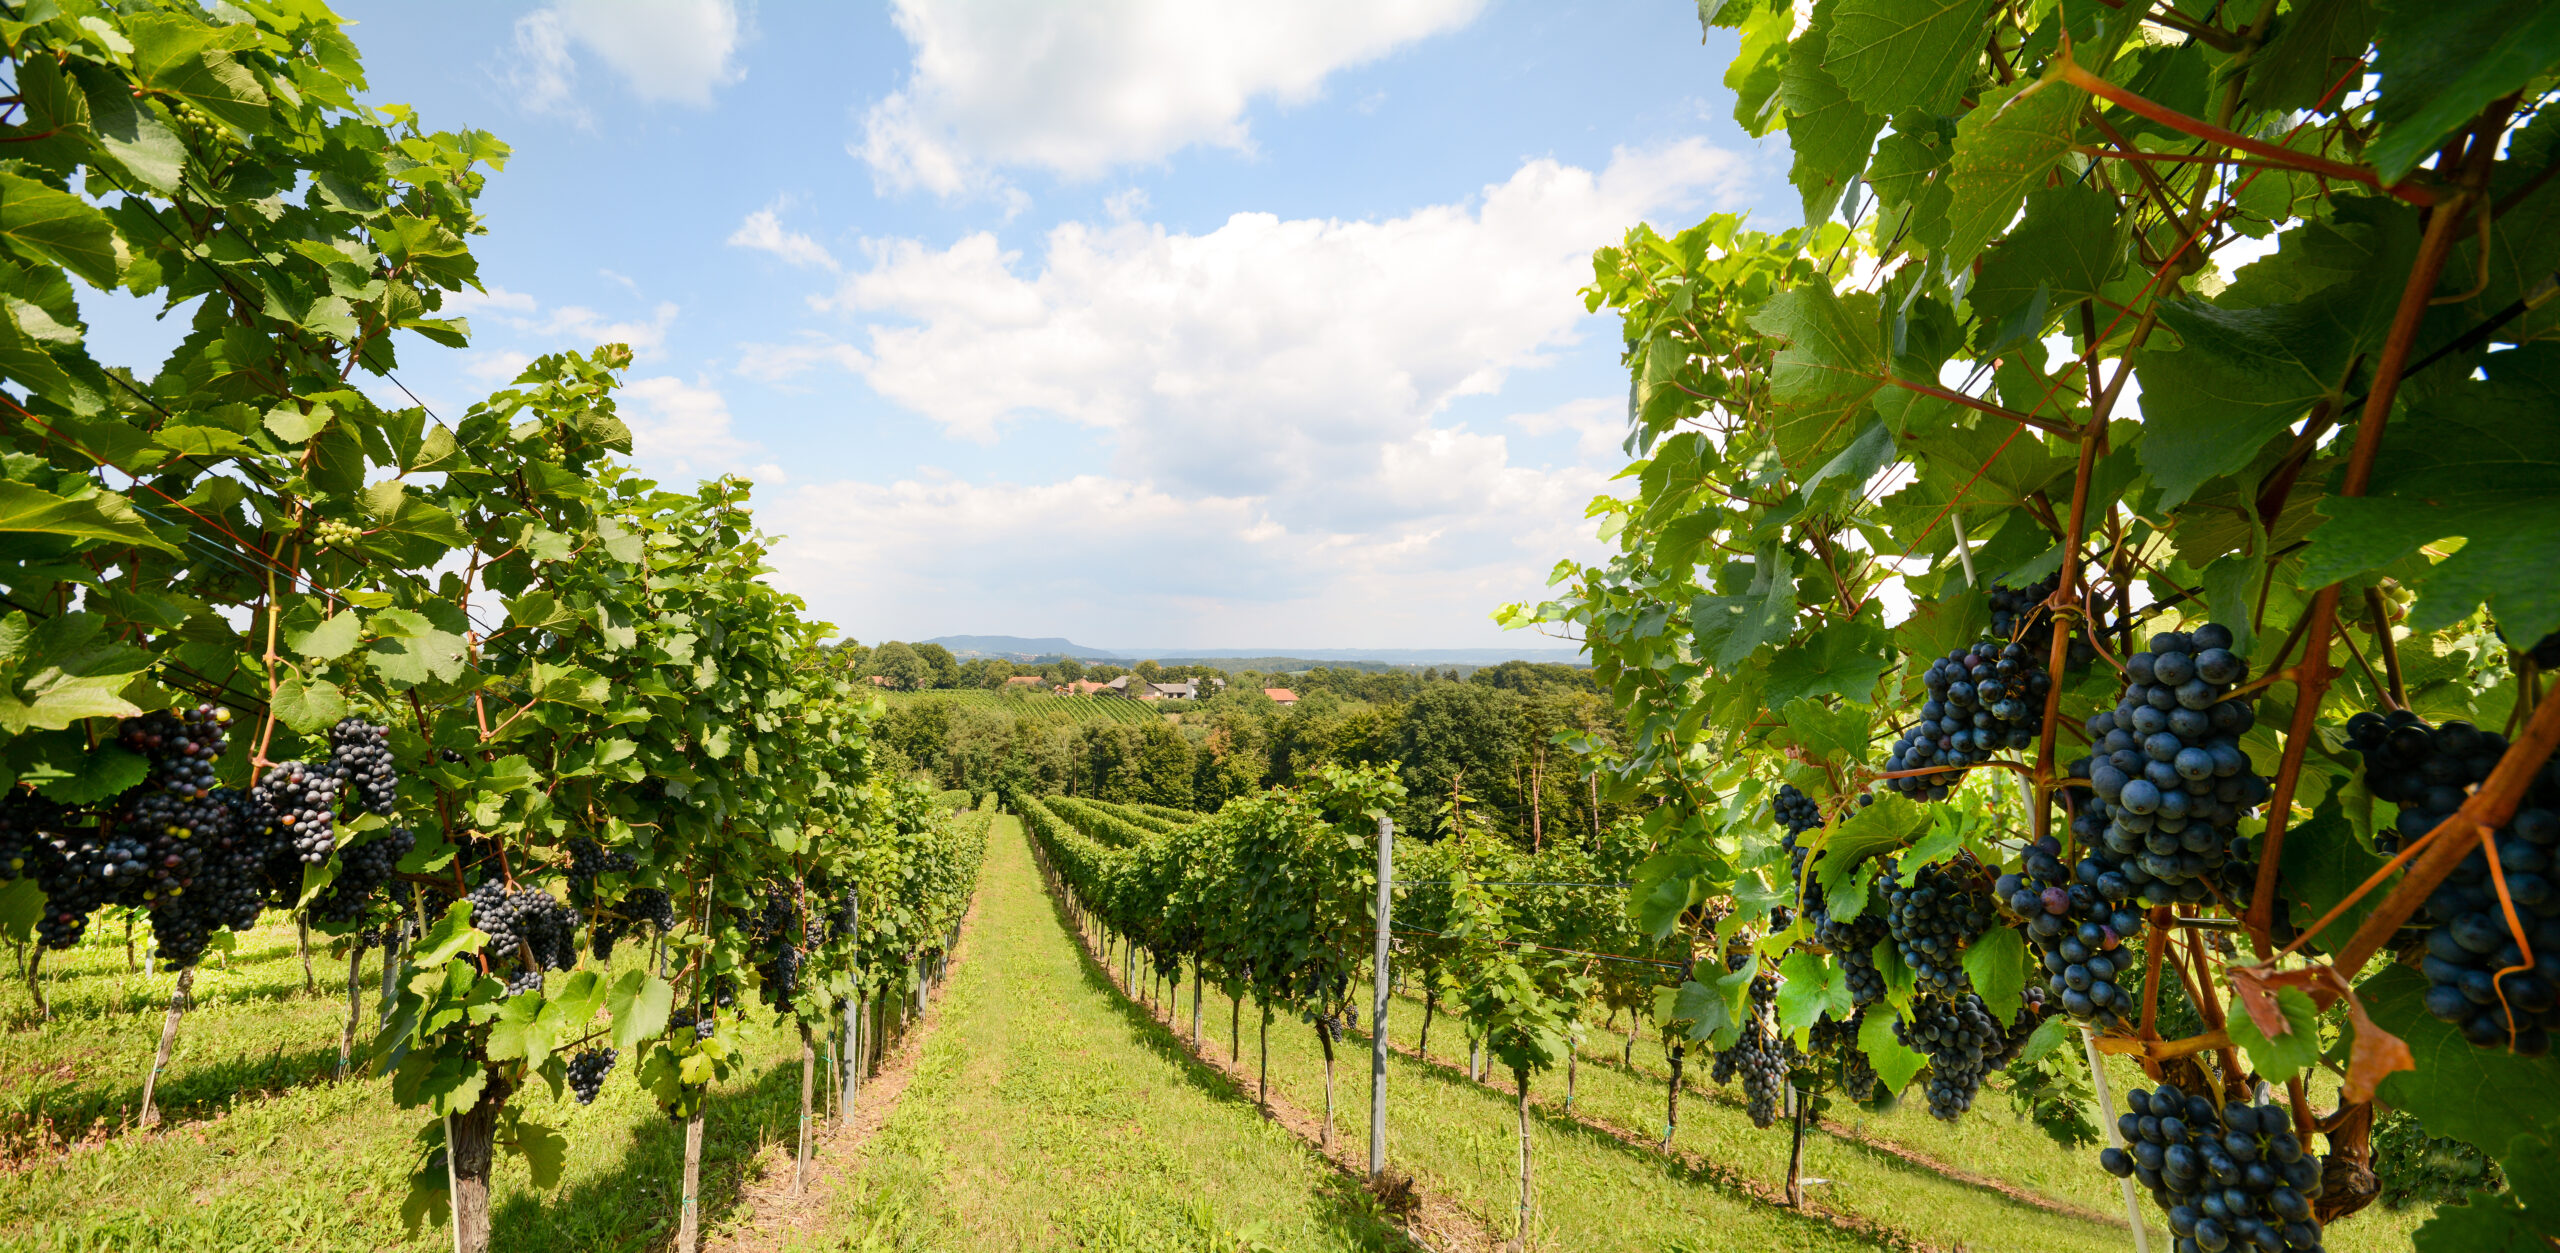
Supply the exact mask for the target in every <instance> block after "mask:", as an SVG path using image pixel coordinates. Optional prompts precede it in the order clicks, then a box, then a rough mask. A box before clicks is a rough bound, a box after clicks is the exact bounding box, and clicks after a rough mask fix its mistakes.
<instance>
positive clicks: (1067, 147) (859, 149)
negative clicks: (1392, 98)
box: [851, 0, 1483, 195]
mask: <svg viewBox="0 0 2560 1253" xmlns="http://www.w3.org/2000/svg"><path fill="white" fill-rule="evenodd" d="M1482 8H1483V0H1295V2H1293V3H1289V4H1269V3H1254V2H1252V0H1223V2H1213V0H1081V2H1079V3H1075V4H1025V3H1022V2H1021V0H897V15H896V20H897V24H898V29H899V30H900V31H901V32H902V33H904V34H905V35H906V37H907V41H908V42H909V43H910V44H912V45H914V48H915V62H914V68H913V72H912V74H911V76H910V77H909V79H908V81H907V83H906V85H905V86H903V87H902V88H900V89H899V90H897V91H895V92H892V93H891V94H890V95H888V96H887V97H885V98H883V99H881V100H880V101H878V102H877V103H875V104H874V105H872V106H871V109H870V110H869V112H868V114H867V115H866V116H865V118H864V121H863V136H862V138H861V140H860V141H859V142H857V143H855V144H853V145H851V149H852V151H853V153H854V155H856V156H858V157H860V158H862V159H863V160H864V161H866V162H868V163H869V164H870V166H871V168H872V172H873V175H874V177H875V178H876V179H877V180H878V181H879V182H880V183H881V185H882V186H884V187H890V188H899V189H905V188H913V187H922V188H925V189H926V190H929V191H933V192H936V193H939V194H942V195H952V194H955V193H958V192H962V191H967V190H973V189H983V188H985V187H986V186H988V185H989V182H990V179H991V175H990V173H989V170H990V168H991V167H995V166H1005V165H1031V166H1040V167H1044V168H1047V169H1051V170H1054V171H1057V172H1058V173H1060V174H1063V175H1066V176H1068V177H1070V178H1091V177H1095V176H1098V175H1100V174H1102V173H1103V172H1105V171H1107V170H1109V169H1110V168H1111V167H1113V166H1115V165H1120V164H1123V163H1127V162H1145V161H1153V160H1156V159H1158V158H1161V157H1165V156H1169V155H1171V154H1172V153H1174V152H1176V151H1179V150H1181V149H1183V148H1186V147H1189V146H1191V145H1193V144H1213V145H1217V146H1220V147H1226V148H1232V149H1238V150H1246V149H1249V148H1250V145H1251V135H1250V132H1249V130H1248V128H1247V126H1246V125H1245V121H1244V113H1245V110H1246V109H1247V107H1249V106H1250V105H1251V104H1252V103H1253V102H1254V101H1255V100H1256V99H1258V98H1261V97H1265V96H1269V97H1273V98H1276V99H1278V100H1279V101H1280V102H1281V103H1283V104H1291V103H1297V102H1301V101H1304V100H1307V99H1310V98H1312V97H1313V96H1315V95H1316V94H1317V92H1318V91H1319V90H1320V89H1321V87H1322V86H1323V83H1324V80H1325V78H1326V76H1327V75H1329V74H1331V73H1332V72H1333V71H1335V70H1338V69H1341V68H1344V67H1346V66H1352V65H1357V64H1360V63H1362V62H1365V61H1370V60H1374V59H1376V58H1378V57H1381V56H1384V55H1385V54H1387V53H1388V52H1391V51H1393V50H1394V49H1396V48H1397V47H1400V46H1402V45H1404V44H1407V43H1410V42H1412V41H1414V40H1417V39H1422V38H1426V37H1428V36H1431V35H1435V34H1439V33H1442V32H1445V31H1449V30H1454V29H1457V28H1458V27H1461V26H1464V25H1466V24H1467V23H1468V22H1470V21H1472V20H1474V18H1475V15H1476V14H1477V12H1479V11H1480V10H1481V9H1482Z"/></svg>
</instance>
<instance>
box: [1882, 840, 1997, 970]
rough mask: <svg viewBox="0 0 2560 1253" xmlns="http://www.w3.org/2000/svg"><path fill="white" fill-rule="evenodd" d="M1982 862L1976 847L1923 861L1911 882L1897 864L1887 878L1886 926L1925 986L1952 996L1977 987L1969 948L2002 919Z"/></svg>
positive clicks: (1903, 958)
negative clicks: (1968, 970)
mask: <svg viewBox="0 0 2560 1253" xmlns="http://www.w3.org/2000/svg"><path fill="white" fill-rule="evenodd" d="M1982 877H1983V876H1982V863H1981V862H1978V861H1976V860H1974V857H1973V854H1971V853H1958V854H1956V856H1955V858H1954V860H1952V861H1948V862H1944V863H1941V864H1938V865H1933V866H1922V867H1921V868H1920V869H1919V870H1918V871H1917V872H1916V873H1914V874H1913V875H1912V876H1911V881H1910V883H1909V884H1908V885H1907V886H1905V885H1904V884H1902V883H1901V882H1900V878H1901V875H1900V869H1899V867H1897V868H1896V869H1895V870H1894V872H1893V873H1892V875H1891V876H1890V878H1888V880H1887V881H1886V883H1887V888H1888V893H1887V895H1886V897H1885V899H1886V901H1887V902H1888V903H1889V904H1890V908H1889V909H1888V910H1887V911H1886V912H1885V928H1886V932H1887V934H1889V935H1891V936H1892V937H1893V946H1894V948H1895V949H1896V950H1897V951H1899V952H1900V953H1901V954H1902V961H1903V964H1904V965H1907V966H1909V967H1911V971H1912V974H1913V975H1914V976H1916V977H1917V979H1918V981H1919V986H1920V990H1922V991H1924V992H1936V993H1939V994H1941V995H1947V996H1952V995H1955V994H1956V993H1959V992H1967V991H1971V990H1972V988H1973V979H1972V977H1971V976H1969V975H1967V974H1965V972H1964V950H1965V947H1966V946H1967V945H1970V944H1972V943H1973V942H1974V940H1976V939H1978V938H1980V937H1981V936H1982V934H1983V933H1984V932H1986V931H1989V930H1990V929H1991V928H1992V925H1993V924H1994V923H1996V922H1997V921H1998V920H1999V915H1998V913H1997V912H1996V911H1995V910H1994V909H1993V907H1992V902H1991V895H1990V894H1989V893H1988V892H1985V891H1983V888H1982Z"/></svg>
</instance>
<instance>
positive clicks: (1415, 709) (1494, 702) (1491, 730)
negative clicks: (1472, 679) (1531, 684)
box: [1395, 683, 1526, 830]
mask: <svg viewBox="0 0 2560 1253" xmlns="http://www.w3.org/2000/svg"><path fill="white" fill-rule="evenodd" d="M1521 706H1522V701H1521V698H1520V696H1519V694H1518V693H1516V692H1510V691H1506V690H1504V689H1501V688H1494V687H1481V686H1478V685H1476V684H1472V683H1432V684H1428V685H1426V686H1424V687H1423V689H1422V690H1421V692H1420V693H1419V694H1418V695H1416V696H1415V697H1414V698H1413V700H1412V701H1411V702H1410V703H1409V704H1407V705H1406V706H1405V708H1404V716H1403V718H1402V719H1401V720H1400V721H1399V723H1398V725H1397V730H1396V750H1395V758H1396V761H1397V763H1398V766H1399V773H1400V774H1401V776H1402V778H1403V780H1404V786H1405V791H1406V793H1407V798H1408V799H1407V802H1406V808H1407V810H1408V817H1409V818H1411V819H1412V820H1413V821H1414V824H1415V826H1416V827H1417V828H1419V829H1423V830H1430V829H1433V828H1432V827H1430V826H1428V825H1426V823H1427V822H1428V821H1429V819H1430V815H1433V814H1434V813H1436V812H1437V811H1436V808H1435V807H1436V806H1438V805H1439V804H1440V803H1442V802H1444V801H1446V800H1447V799H1448V797H1449V795H1450V793H1451V791H1452V790H1453V788H1454V789H1455V790H1458V791H1462V792H1464V793H1465V794H1466V795H1468V796H1471V797H1474V798H1477V799H1478V800H1480V801H1482V802H1484V803H1487V804H1490V805H1492V806H1494V807H1496V808H1497V809H1499V810H1500V811H1502V812H1505V813H1511V812H1516V805H1515V801H1516V799H1517V797H1516V795H1515V793H1514V783H1513V773H1514V772H1513V766H1514V764H1515V763H1516V762H1517V760H1518V759H1519V757H1520V753H1521V749H1522V742H1521V741H1522V735H1523V730H1524V728H1525V725H1526V724H1525V722H1524V721H1523V719H1522V716H1521V715H1522V709H1521Z"/></svg>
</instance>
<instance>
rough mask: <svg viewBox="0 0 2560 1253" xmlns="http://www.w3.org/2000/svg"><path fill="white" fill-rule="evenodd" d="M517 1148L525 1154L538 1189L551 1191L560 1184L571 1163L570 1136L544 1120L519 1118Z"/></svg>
mask: <svg viewBox="0 0 2560 1253" xmlns="http://www.w3.org/2000/svg"><path fill="white" fill-rule="evenodd" d="M515 1150H516V1152H517V1153H518V1154H519V1155H521V1156H522V1157H523V1158H524V1164H525V1168H526V1171H527V1173H529V1174H530V1175H532V1176H533V1179H532V1182H533V1186H534V1188H535V1189H536V1190H539V1191H549V1190H550V1189H552V1188H555V1187H558V1186H559V1185H560V1175H561V1171H562V1169H563V1168H564V1167H566V1166H567V1165H568V1163H569V1137H567V1136H564V1135H562V1134H560V1133H559V1132H557V1131H554V1130H552V1129H551V1128H549V1127H546V1126H543V1125H542V1124H541V1123H538V1122H533V1121H530V1120H527V1119H523V1118H519V1119H517V1120H516V1125H515Z"/></svg>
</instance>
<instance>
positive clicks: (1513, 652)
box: [922, 635, 1583, 666]
mask: <svg viewBox="0 0 2560 1253" xmlns="http://www.w3.org/2000/svg"><path fill="white" fill-rule="evenodd" d="M922 642H923V643H927V644H940V645H941V646H943V647H944V648H947V649H950V650H951V652H952V655H954V656H957V657H1004V658H1008V659H1011V660H1014V661H1031V660H1035V659H1037V658H1042V657H1073V658H1076V659H1077V660H1079V661H1116V662H1121V663H1123V664H1128V663H1134V662H1137V661H1139V660H1142V659H1148V658H1152V659H1154V660H1156V661H1160V662H1163V663H1165V664H1167V665H1172V664H1176V663H1180V662H1187V661H1203V662H1205V661H1214V660H1218V659H1221V658H1236V657H1251V658H1264V657H1270V658H1283V659H1288V660H1293V661H1310V662H1319V661H1371V662H1378V663H1381V664H1384V665H1390V666H1450V665H1460V666H1494V665H1500V664H1502V663H1503V662H1506V661H1534V662H1545V663H1555V664H1562V665H1569V666H1570V665H1580V664H1582V663H1583V658H1582V650H1581V649H1578V648H1158V649H1132V648H1119V649H1109V648H1088V647H1086V646H1084V645H1082V644H1078V643H1076V642H1075V641H1073V640H1069V639H1062V638H1059V637H1057V636H1040V637H1029V636H1021V635H943V636H936V637H935V638H933V639H929V640H924V641H922Z"/></svg>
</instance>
